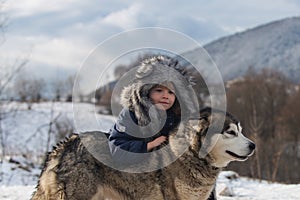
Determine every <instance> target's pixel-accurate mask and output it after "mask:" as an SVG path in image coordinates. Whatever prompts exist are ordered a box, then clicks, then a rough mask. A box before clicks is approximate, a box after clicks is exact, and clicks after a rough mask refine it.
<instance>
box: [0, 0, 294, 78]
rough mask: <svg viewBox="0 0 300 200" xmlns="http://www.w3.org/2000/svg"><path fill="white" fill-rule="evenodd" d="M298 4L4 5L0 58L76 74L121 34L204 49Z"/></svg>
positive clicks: (39, 0)
mask: <svg viewBox="0 0 300 200" xmlns="http://www.w3.org/2000/svg"><path fill="white" fill-rule="evenodd" d="M299 4H300V3H299V1H297V0H278V1H273V0H265V1H260V0H245V1H239V0H232V1H230V2H228V1H204V0H202V1H201V0H200V1H198V0H197V1H196V0H194V1H176V2H174V1H171V0H166V1H162V0H152V1H146V0H141V1H138V2H136V1H130V0H127V1H111V0H100V1H82V0H65V1H61V0H53V1H48V0H26V1H18V0H9V1H5V3H4V9H3V12H4V13H5V14H7V16H8V17H9V19H10V24H9V27H8V31H7V33H6V36H5V37H6V39H7V40H6V42H5V44H4V45H2V46H1V49H2V50H1V58H3V57H6V59H11V60H14V59H16V58H17V57H20V55H21V57H22V56H23V57H24V56H26V55H30V62H29V64H30V66H36V67H35V68H38V67H39V66H44V67H49V68H50V67H52V68H58V67H59V68H61V69H73V70H74V71H76V70H77V69H78V67H79V66H80V64H81V63H82V62H83V60H84V59H85V58H86V57H87V56H88V54H89V52H91V50H93V49H94V48H95V47H96V46H97V45H98V44H99V43H101V42H103V41H105V40H106V39H107V38H110V37H111V36H113V35H115V34H118V33H120V32H122V31H127V30H129V29H133V28H141V27H162V28H169V29H173V30H175V31H179V32H182V33H184V34H186V35H188V36H190V37H191V38H193V39H195V40H196V41H198V42H199V43H201V44H206V43H208V42H210V41H212V40H214V39H217V38H219V37H222V36H226V35H229V34H233V33H235V32H236V31H242V30H245V29H247V28H252V27H254V26H257V25H260V24H263V23H267V22H270V21H272V20H277V19H281V18H284V17H288V16H295V15H299V13H300V6H299ZM151 39H153V40H154V39H155V38H151ZM174 45H176V41H175V42H174ZM108 51H109V50H108ZM42 71H43V70H41V73H42ZM45 71H46V70H45Z"/></svg>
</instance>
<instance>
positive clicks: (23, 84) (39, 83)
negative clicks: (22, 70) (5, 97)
mask: <svg viewBox="0 0 300 200" xmlns="http://www.w3.org/2000/svg"><path fill="white" fill-rule="evenodd" d="M45 86H46V83H45V81H44V80H43V79H35V78H30V77H28V76H26V74H20V75H19V76H18V77H17V78H16V81H15V84H14V89H15V92H16V93H17V95H18V96H19V98H20V100H21V101H22V102H26V103H27V105H28V109H29V110H30V109H31V106H32V103H34V102H40V100H41V98H42V93H43V92H44V91H45Z"/></svg>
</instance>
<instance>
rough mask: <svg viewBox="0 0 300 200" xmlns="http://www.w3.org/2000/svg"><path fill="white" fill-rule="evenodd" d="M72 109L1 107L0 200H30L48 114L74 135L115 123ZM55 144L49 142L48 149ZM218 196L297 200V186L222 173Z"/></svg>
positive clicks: (223, 199)
mask: <svg viewBox="0 0 300 200" xmlns="http://www.w3.org/2000/svg"><path fill="white" fill-rule="evenodd" d="M74 106H75V107H76V108H75V109H77V110H80V114H81V115H80V117H78V119H77V120H76V122H73V121H74V120H73V119H74V118H73V117H74V114H73V109H74ZM74 106H73V105H72V104H71V103H54V104H53V103H40V104H33V106H32V109H31V110H27V105H26V104H20V103H11V104H8V105H6V106H3V108H2V109H3V110H5V111H9V112H8V114H6V116H5V117H4V118H3V120H2V121H1V125H2V128H3V131H4V134H5V141H6V150H7V151H6V156H5V157H4V158H3V162H2V163H1V165H0V170H1V171H0V173H1V174H0V200H23V199H30V197H31V195H32V193H33V191H34V189H35V186H36V183H37V179H38V176H39V174H40V170H41V169H40V164H41V163H42V160H43V156H44V153H45V144H46V141H45V138H46V136H47V132H48V130H49V120H50V117H49V116H50V115H51V110H52V115H53V116H54V117H57V116H58V117H59V119H62V120H66V119H67V120H70V121H71V122H72V123H74V124H75V125H76V127H77V129H76V132H83V131H89V130H101V131H108V130H109V128H110V127H111V126H112V124H113V123H114V120H115V118H114V117H112V116H106V115H99V114H97V110H98V109H100V108H95V107H94V106H93V105H91V104H84V103H81V104H76V105H74ZM16 108H18V109H16ZM95 109H96V110H95ZM13 110H14V111H13ZM75 118H76V117H75ZM95 119H96V120H95ZM100 126H101V128H100ZM38 128H40V129H39V130H38V131H37V129H38ZM54 144H55V141H54V139H53V138H52V140H51V145H54ZM217 194H218V199H220V200H266V199H268V200H271V199H274V200H282V199H284V200H297V199H300V184H295V185H286V184H279V183H269V182H267V181H259V180H254V179H249V178H247V177H239V176H238V175H237V174H236V173H235V172H231V171H225V172H222V173H221V174H220V176H219V178H218V181H217Z"/></svg>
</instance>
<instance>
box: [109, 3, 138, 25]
mask: <svg viewBox="0 0 300 200" xmlns="http://www.w3.org/2000/svg"><path fill="white" fill-rule="evenodd" d="M141 9H142V6H141V5H140V4H133V5H130V6H129V7H128V8H126V9H122V10H120V11H117V12H112V13H110V14H109V15H107V16H106V17H105V18H104V19H103V22H104V23H107V24H111V25H115V26H119V27H121V28H122V29H132V28H134V27H136V26H137V25H138V23H137V19H138V18H139V15H140V14H141Z"/></svg>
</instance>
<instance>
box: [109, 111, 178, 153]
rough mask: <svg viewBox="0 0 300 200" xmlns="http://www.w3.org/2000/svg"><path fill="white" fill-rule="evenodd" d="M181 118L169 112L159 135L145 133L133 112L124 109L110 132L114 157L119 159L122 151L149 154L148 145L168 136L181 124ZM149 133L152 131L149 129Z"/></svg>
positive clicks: (110, 142)
mask: <svg viewBox="0 0 300 200" xmlns="http://www.w3.org/2000/svg"><path fill="white" fill-rule="evenodd" d="M179 121H180V118H179V117H178V116H176V115H175V114H174V113H173V112H172V111H167V118H166V122H165V124H164V125H163V124H162V125H163V126H162V129H161V130H160V131H159V132H157V133H153V132H152V133H145V132H142V130H141V129H140V128H139V126H138V125H137V124H138V123H137V119H136V117H135V114H134V113H133V112H132V111H129V110H128V109H126V108H124V109H123V110H122V111H121V113H120V115H119V118H118V120H117V122H116V124H115V125H114V127H113V128H112V129H111V130H110V136H109V146H110V149H111V152H112V154H113V156H116V157H119V156H118V155H117V154H119V153H120V151H121V150H120V149H122V150H125V151H129V152H133V153H147V143H148V142H150V141H153V140H154V139H156V138H157V137H159V136H162V135H163V136H168V135H169V133H170V131H171V130H173V129H174V128H175V127H176V126H177V125H178V124H179ZM148 131H151V130H150V129H148Z"/></svg>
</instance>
